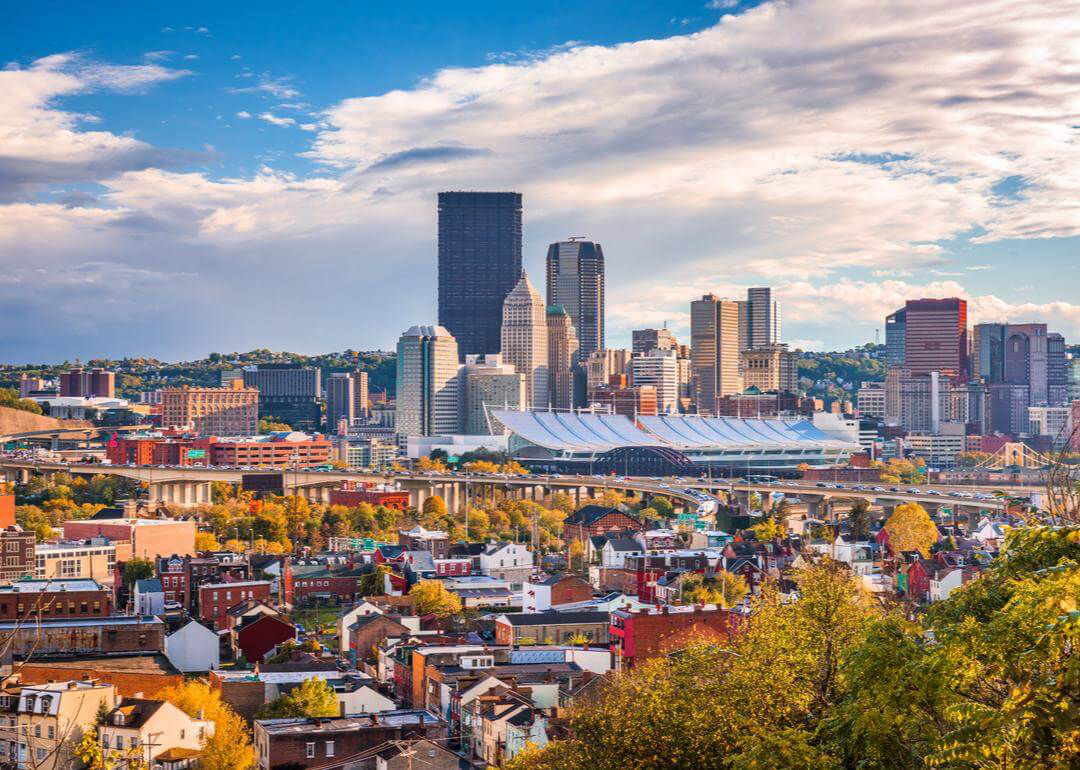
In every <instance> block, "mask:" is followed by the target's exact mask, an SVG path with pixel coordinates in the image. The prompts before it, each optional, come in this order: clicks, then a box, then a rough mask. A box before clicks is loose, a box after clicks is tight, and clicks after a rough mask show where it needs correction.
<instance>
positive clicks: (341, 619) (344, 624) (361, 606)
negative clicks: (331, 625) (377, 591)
mask: <svg viewBox="0 0 1080 770" xmlns="http://www.w3.org/2000/svg"><path fill="white" fill-rule="evenodd" d="M382 612H383V611H382V610H381V609H379V608H378V607H377V606H375V605H374V604H372V603H371V602H369V601H368V600H367V599H361V600H360V602H359V603H357V604H356V605H354V606H352V607H350V608H349V609H347V610H343V611H342V612H341V613H340V614H339V615H338V619H337V635H338V645H339V649H340V650H341V652H343V653H344V652H346V651H348V650H349V648H350V647H351V646H352V645H351V644H350V643H349V627H350V626H351V625H352V624H353V623H355V622H356V620H357V618H360V617H362V616H365V615H381V614H382Z"/></svg>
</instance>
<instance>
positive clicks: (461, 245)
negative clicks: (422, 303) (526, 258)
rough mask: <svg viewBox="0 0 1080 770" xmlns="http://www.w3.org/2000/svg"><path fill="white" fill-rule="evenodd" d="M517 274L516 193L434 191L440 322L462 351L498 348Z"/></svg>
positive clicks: (518, 228) (518, 222) (518, 204)
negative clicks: (504, 311)
mask: <svg viewBox="0 0 1080 770" xmlns="http://www.w3.org/2000/svg"><path fill="white" fill-rule="evenodd" d="M520 275H521V193H514V192H441V193H439V324H440V325H441V326H443V327H445V328H446V329H447V330H448V331H449V333H450V334H452V335H453V336H454V337H455V338H456V339H457V343H458V350H459V352H460V354H461V355H462V356H466V355H470V354H474V353H498V352H499V344H500V341H501V340H500V332H499V329H500V326H501V324H502V306H503V300H504V299H506V295H507V294H509V293H510V290H511V289H513V288H514V285H515V284H516V283H517V280H518V277H519V276H520Z"/></svg>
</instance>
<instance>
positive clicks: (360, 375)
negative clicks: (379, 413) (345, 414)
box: [349, 369, 371, 419]
mask: <svg viewBox="0 0 1080 770" xmlns="http://www.w3.org/2000/svg"><path fill="white" fill-rule="evenodd" d="M349 376H351V377H352V381H353V414H355V415H356V418H357V419H367V417H368V415H370V414H371V407H370V406H368V373H367V372H362V371H360V370H359V369H357V370H356V371H354V372H350V375H349Z"/></svg>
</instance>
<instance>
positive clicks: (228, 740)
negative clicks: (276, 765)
mask: <svg viewBox="0 0 1080 770" xmlns="http://www.w3.org/2000/svg"><path fill="white" fill-rule="evenodd" d="M157 697H158V698H159V699H161V700H165V701H168V702H169V703H171V704H173V705H174V706H176V707H177V708H178V709H180V710H181V711H183V712H184V713H185V714H187V715H188V716H189V717H192V718H193V719H209V720H210V721H212V722H213V723H214V734H213V735H212V736H210V737H209V738H208V739H207V741H206V743H205V744H204V745H203V748H202V754H201V755H200V757H199V766H200V768H202V769H203V770H250V768H252V767H253V766H254V764H255V752H254V751H253V750H252V747H251V732H250V731H249V730H248V728H247V725H246V724H245V723H244V720H243V719H242V718H241V717H240V716H239V715H238V714H237V713H236V712H235V711H233V710H232V709H231V708H229V706H227V705H226V704H225V703H224V702H223V701H222V700H221V693H220V691H218V690H216V689H214V688H213V687H211V686H210V685H209V684H207V683H206V682H205V681H204V680H201V679H190V680H187V681H185V682H182V683H181V684H175V685H171V686H169V687H166V688H165V689H163V690H161V691H160V692H159V693H158V696H157Z"/></svg>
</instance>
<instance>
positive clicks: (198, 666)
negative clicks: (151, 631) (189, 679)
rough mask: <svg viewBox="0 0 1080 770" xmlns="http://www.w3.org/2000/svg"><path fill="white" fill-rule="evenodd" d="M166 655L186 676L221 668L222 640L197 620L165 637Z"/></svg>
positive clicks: (190, 621)
mask: <svg viewBox="0 0 1080 770" xmlns="http://www.w3.org/2000/svg"><path fill="white" fill-rule="evenodd" d="M165 655H166V656H168V658H169V661H170V662H171V663H172V664H173V665H174V666H176V668H177V669H179V670H180V671H183V672H184V673H185V674H190V673H193V672H202V671H212V670H213V669H215V668H220V667H221V638H220V637H219V636H218V635H217V634H216V633H214V632H213V631H211V630H210V629H209V628H207V627H206V626H204V625H203V624H202V623H200V622H198V621H197V620H189V621H188V622H187V623H186V624H184V625H183V626H181V627H180V628H179V629H177V630H176V631H174V632H173V633H171V634H169V635H168V636H166V637H165Z"/></svg>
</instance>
